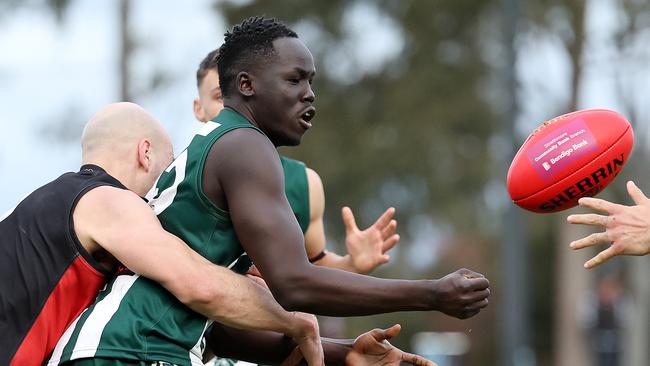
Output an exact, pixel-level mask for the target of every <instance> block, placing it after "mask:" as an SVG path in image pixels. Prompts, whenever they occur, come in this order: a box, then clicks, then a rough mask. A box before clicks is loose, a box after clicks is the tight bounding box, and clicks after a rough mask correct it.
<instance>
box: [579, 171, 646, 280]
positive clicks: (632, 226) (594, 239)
mask: <svg viewBox="0 0 650 366" xmlns="http://www.w3.org/2000/svg"><path fill="white" fill-rule="evenodd" d="M627 192H628V193H629V195H630V197H632V200H633V201H634V203H635V204H636V205H635V206H625V205H619V204H616V203H612V202H609V201H605V200H603V199H599V198H591V197H585V198H581V199H580V200H579V201H578V202H579V203H580V206H582V207H586V208H590V209H592V210H595V211H598V212H601V213H604V214H605V215H598V214H580V215H570V216H569V217H567V221H568V222H569V223H571V224H584V225H591V226H596V227H601V228H605V231H604V232H600V233H594V234H591V235H589V236H586V237H584V238H582V239H578V240H575V241H573V242H571V244H570V246H571V248H572V249H582V248H587V247H591V246H595V245H602V244H605V245H607V244H611V245H610V246H609V247H608V248H607V249H605V250H603V251H601V252H600V253H598V255H596V256H595V257H593V258H591V259H590V260H588V261H587V262H586V263H585V265H584V266H585V268H593V267H596V266H597V265H599V264H601V263H604V262H606V261H607V260H609V259H610V258H612V257H615V256H618V255H645V254H649V253H650V199H648V197H646V196H645V195H644V194H643V192H642V191H641V190H640V189H639V188H638V187H637V186H636V185H635V184H634V183H633V182H631V181H630V182H627Z"/></svg>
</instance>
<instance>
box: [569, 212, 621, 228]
mask: <svg viewBox="0 0 650 366" xmlns="http://www.w3.org/2000/svg"><path fill="white" fill-rule="evenodd" d="M609 217H611V216H605V215H598V214H579V215H569V216H568V217H567V221H568V222H569V223H570V224H582V225H592V226H600V227H607V225H608V224H609V222H610V219H609Z"/></svg>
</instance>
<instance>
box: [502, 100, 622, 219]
mask: <svg viewBox="0 0 650 366" xmlns="http://www.w3.org/2000/svg"><path fill="white" fill-rule="evenodd" d="M633 144H634V132H633V131H632V126H630V123H629V122H628V121H627V120H626V119H625V117H623V116H622V115H620V114H618V113H616V112H614V111H610V110H605V109H586V110H582V111H577V112H573V113H568V114H565V115H562V116H560V117H557V118H554V119H552V120H550V121H546V122H544V123H543V124H542V125H541V126H539V127H538V128H537V129H535V131H533V133H532V134H530V136H528V138H527V139H526V141H525V142H524V144H523V145H522V146H521V148H520V149H519V151H518V152H517V155H515V158H514V159H513V161H512V163H511V164H510V169H508V179H507V186H508V193H509V194H510V198H512V201H513V202H514V203H515V204H517V205H518V206H520V207H522V208H525V209H526V210H530V211H534V212H555V211H561V210H565V209H568V208H571V207H573V206H575V205H577V203H578V199H579V198H580V197H585V196H593V195H595V194H597V193H598V192H600V191H602V190H603V189H604V188H605V187H607V185H608V184H609V183H611V182H612V180H613V179H614V178H615V177H616V175H617V174H618V173H620V172H621V169H623V167H624V166H625V164H626V163H627V161H628V159H629V156H630V151H631V150H632V145H633Z"/></svg>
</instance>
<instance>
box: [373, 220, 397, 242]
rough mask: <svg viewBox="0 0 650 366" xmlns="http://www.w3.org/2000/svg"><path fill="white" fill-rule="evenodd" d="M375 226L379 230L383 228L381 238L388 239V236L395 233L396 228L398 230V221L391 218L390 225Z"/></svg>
mask: <svg viewBox="0 0 650 366" xmlns="http://www.w3.org/2000/svg"><path fill="white" fill-rule="evenodd" d="M374 228H375V229H377V230H381V238H382V239H383V240H386V238H388V237H390V236H391V235H393V234H395V230H397V221H395V220H390V222H389V223H388V225H385V226H384V227H380V226H374Z"/></svg>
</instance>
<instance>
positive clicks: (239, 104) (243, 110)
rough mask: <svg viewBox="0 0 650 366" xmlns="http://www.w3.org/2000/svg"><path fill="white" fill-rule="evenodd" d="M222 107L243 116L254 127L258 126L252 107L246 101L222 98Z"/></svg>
mask: <svg viewBox="0 0 650 366" xmlns="http://www.w3.org/2000/svg"><path fill="white" fill-rule="evenodd" d="M224 108H230V109H232V110H233V111H235V112H237V113H239V114H241V115H242V116H244V117H245V118H246V119H247V120H248V121H249V122H250V123H252V124H253V125H254V126H255V127H257V128H260V125H259V123H257V120H256V119H255V113H253V109H252V108H251V106H250V104H249V103H246V102H245V101H243V100H234V99H226V100H224Z"/></svg>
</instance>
